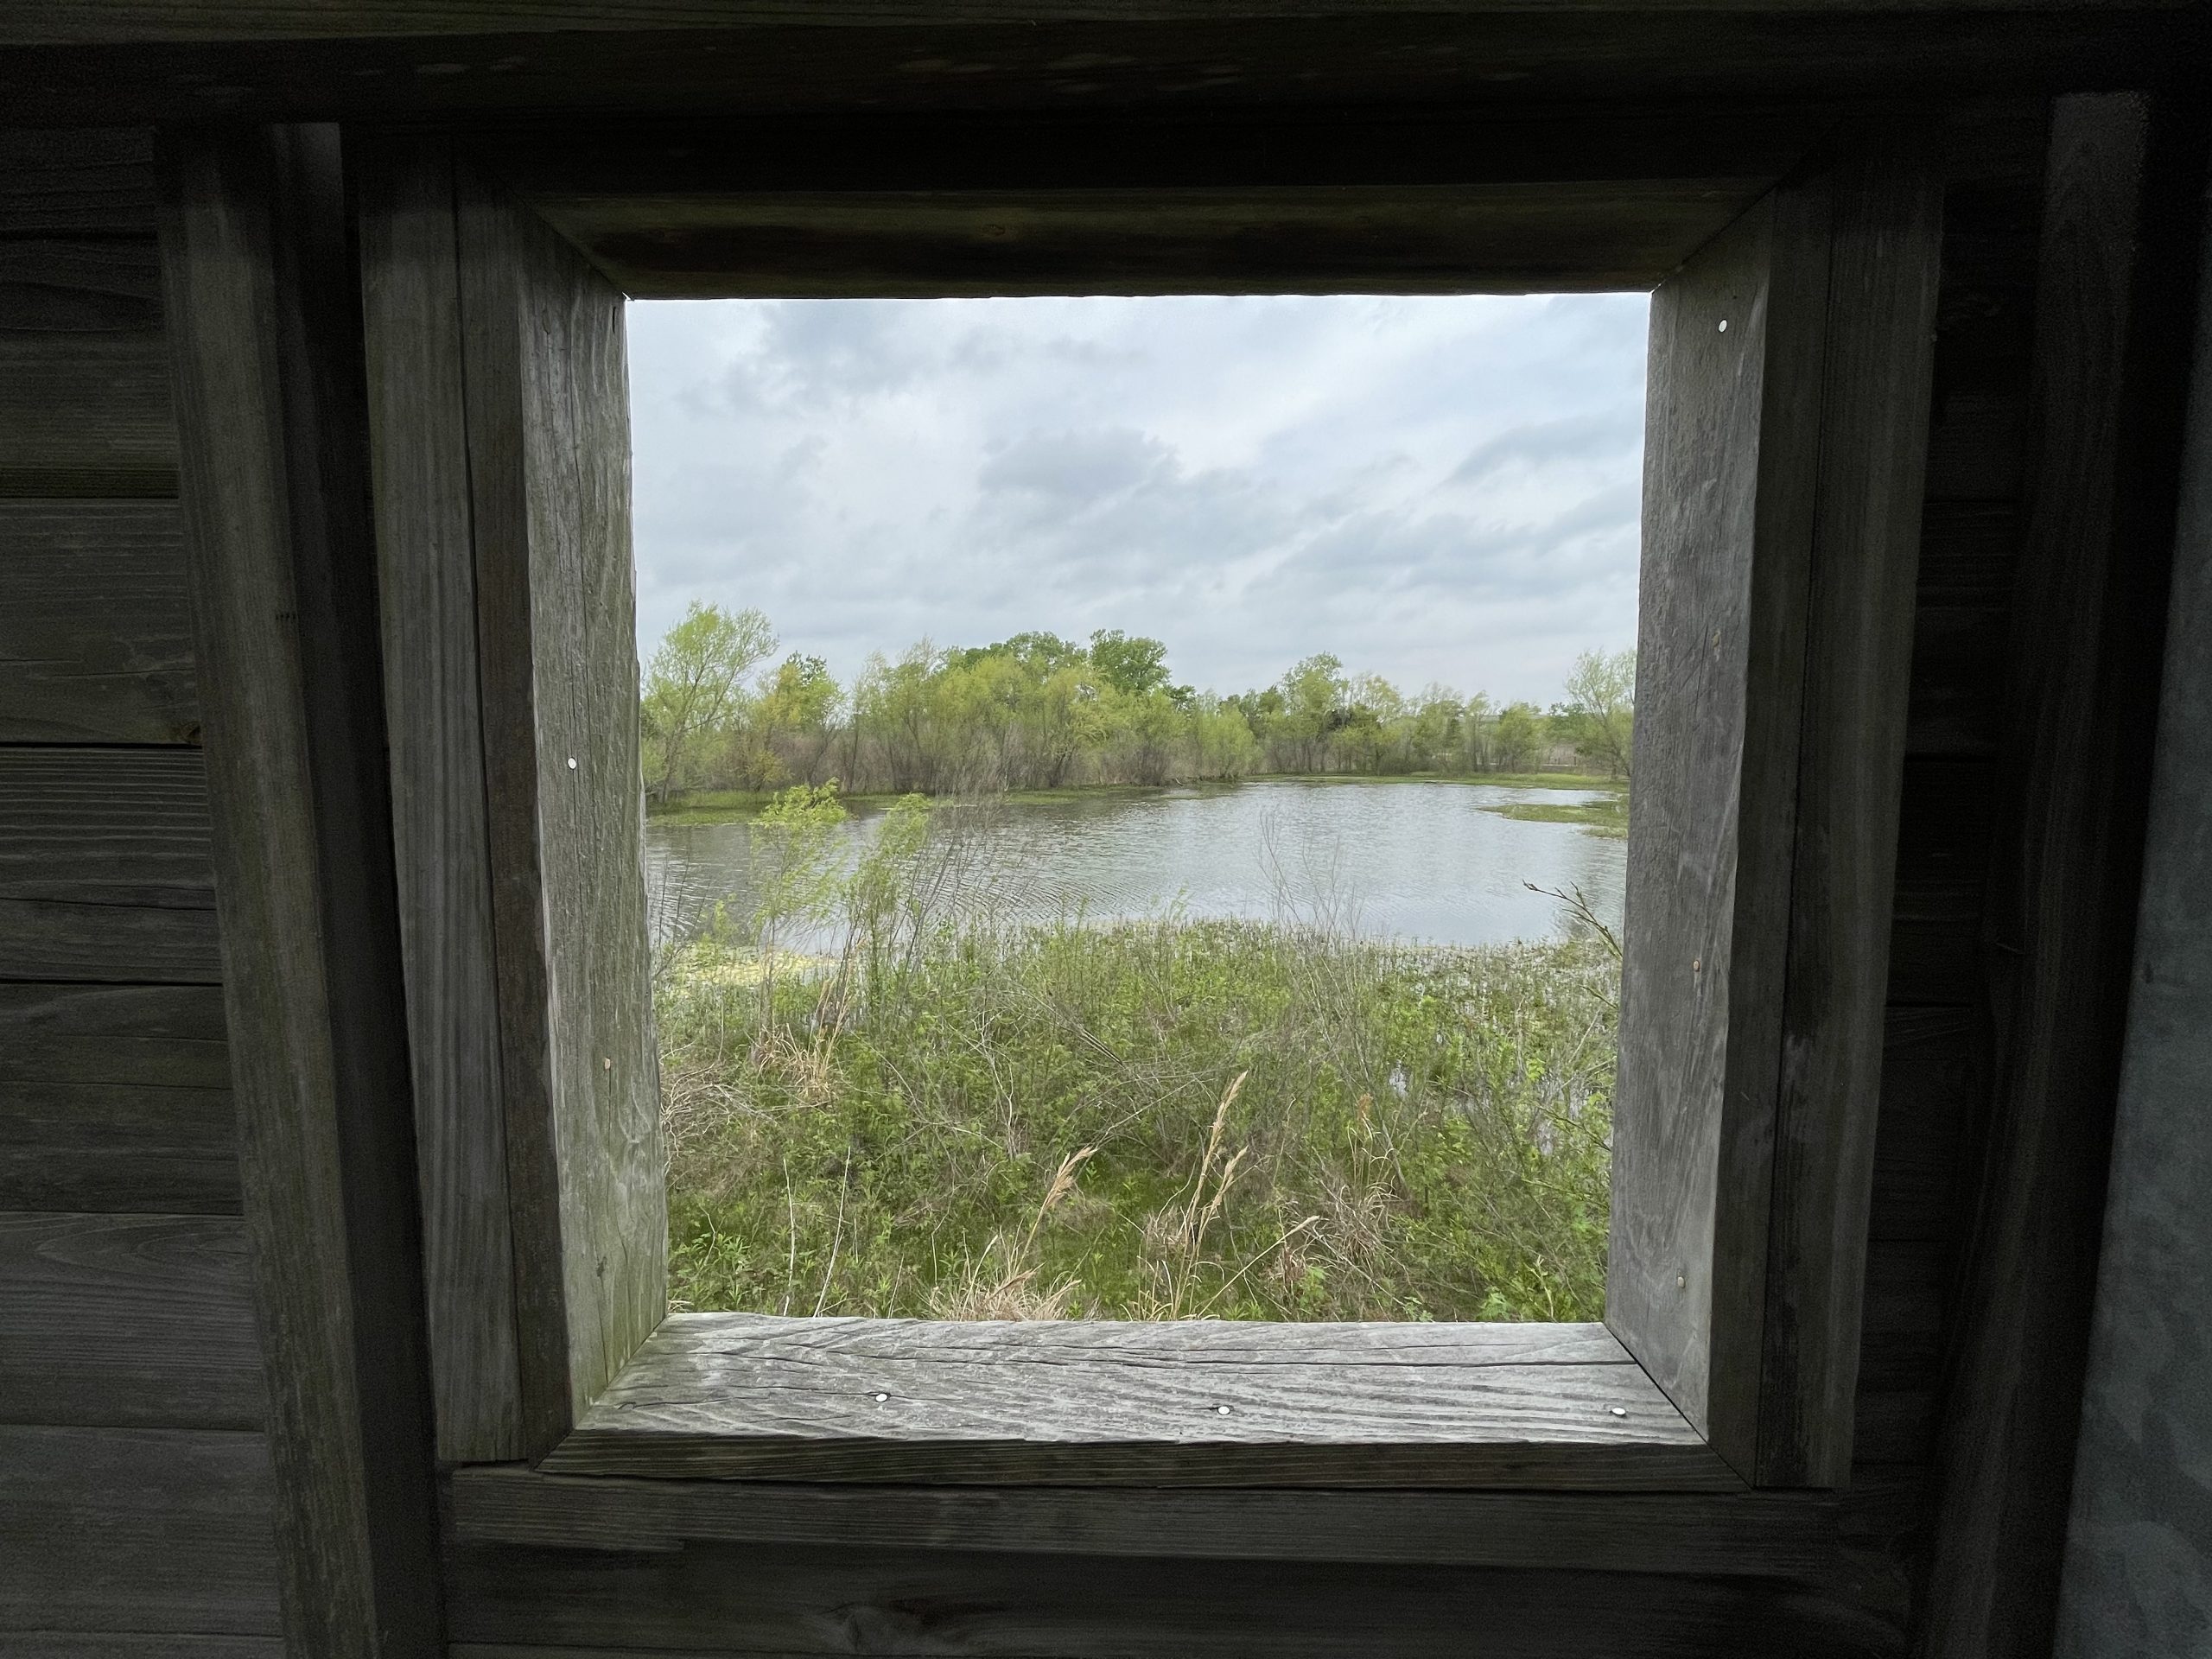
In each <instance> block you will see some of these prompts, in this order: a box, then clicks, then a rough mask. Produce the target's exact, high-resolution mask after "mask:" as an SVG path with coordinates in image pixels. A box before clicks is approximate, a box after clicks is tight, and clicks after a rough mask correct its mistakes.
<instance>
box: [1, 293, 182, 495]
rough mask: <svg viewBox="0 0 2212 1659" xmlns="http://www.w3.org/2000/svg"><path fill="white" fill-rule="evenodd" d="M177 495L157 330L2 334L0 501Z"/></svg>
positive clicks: (173, 433) (165, 378)
mask: <svg viewBox="0 0 2212 1659" xmlns="http://www.w3.org/2000/svg"><path fill="white" fill-rule="evenodd" d="M175 493H176V425H175V421H174V420H173V419H172V418H171V416H170V413H169V387H168V356H167V354H166V353H165V352H164V351H163V349H162V336H161V334H159V332H157V331H156V330H152V329H149V330H146V331H144V332H143V333H137V334H105V333H102V334H93V333H85V332H79V331H70V330H56V331H54V332H49V333H41V334H7V333H0V497H8V496H83V495H92V496H115V495H139V496H170V495H175Z"/></svg>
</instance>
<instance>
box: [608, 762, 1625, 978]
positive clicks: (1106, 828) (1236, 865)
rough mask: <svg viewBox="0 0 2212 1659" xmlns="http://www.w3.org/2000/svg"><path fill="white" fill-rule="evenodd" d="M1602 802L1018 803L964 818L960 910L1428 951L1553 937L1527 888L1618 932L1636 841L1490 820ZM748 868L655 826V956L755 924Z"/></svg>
mask: <svg viewBox="0 0 2212 1659" xmlns="http://www.w3.org/2000/svg"><path fill="white" fill-rule="evenodd" d="M1601 798H1603V795H1602V792H1601V791H1590V790H1554V789H1544V790H1536V789H1516V788H1504V787H1499V786H1497V785H1481V784H1456V783H1361V782H1327V783H1310V782H1290V781H1262V782H1255V783H1247V784H1232V785H1211V786H1205V787H1198V788H1188V789H1160V790H1147V791H1118V790H1117V791H1082V792H1077V793H1073V794H1071V795H1069V796H1066V797H1061V798H1050V799H1042V800H1035V801H1020V800H1016V801H1012V802H1008V803H1006V804H1002V805H995V806H990V807H985V808H980V809H969V810H968V811H969V813H970V814H971V815H972V816H970V817H969V820H968V822H967V823H966V824H965V827H964V829H963V830H962V831H961V832H960V833H961V835H962V836H963V842H964V844H963V851H962V853H961V855H960V858H959V861H958V863H959V867H960V871H961V879H960V887H961V889H962V891H963V893H964V894H965V898H964V900H963V902H966V903H968V904H970V905H977V906H981V905H988V906H991V907H993V908H995V910H997V911H998V912H1001V913H1010V914H1012V915H1014V916H1015V917H1018V918H1026V919H1037V920H1047V919H1051V918H1054V917H1055V916H1058V915H1069V914H1077V913H1080V914H1081V915H1083V916H1084V917H1087V918H1091V919H1095V920H1121V919H1126V918H1139V917H1149V916H1157V915H1160V914H1162V913H1164V912H1168V911H1169V910H1171V909H1179V910H1180V911H1181V912H1182V913H1184V914H1186V915H1190V916H1194V917H1214V916H1239V917H1251V918H1262V919H1267V918H1274V919H1294V920H1304V921H1312V920H1316V919H1327V920H1330V921H1332V922H1334V923H1335V924H1337V925H1340V926H1344V927H1346V928H1348V929H1350V930H1351V931H1356V932H1357V933H1359V934H1361V935H1363V936H1366V937H1369V938H1399V939H1407V940H1415V941H1420V942H1422V943H1426V944H1502V943H1504V942H1505V941H1507V940H1511V939H1529V938H1552V937H1555V936H1556V935H1558V934H1559V933H1560V931H1561V928H1562V924H1563V921H1564V912H1563V907H1562V906H1561V905H1560V902H1559V901H1558V900H1557V899H1553V898H1550V897H1548V896H1546V895H1544V894H1541V893H1532V892H1530V891H1529V887H1528V885H1526V884H1529V883H1533V884H1535V886H1537V887H1548V888H1552V889H1554V890H1557V891H1560V892H1572V891H1573V890H1574V889H1575V888H1577V887H1580V889H1581V890H1582V892H1583V893H1584V894H1585V895H1586V897H1587V898H1588V899H1589V902H1590V904H1591V906H1592V909H1593V910H1594V911H1595V912H1597V914H1598V915H1599V917H1600V918H1603V919H1604V920H1605V923H1606V924H1607V925H1609V926H1612V927H1615V928H1618V925H1619V921H1620V913H1621V896H1622V890H1623V886H1624V880H1625V872H1626V868H1627V849H1628V843H1627V842H1625V841H1624V840H1621V839H1619V838H1618V836H1603V835H1599V834H1598V833H1596V832H1595V831H1593V830H1592V829H1587V828H1586V827H1584V826H1583V825H1580V824H1577V823H1544V822H1541V821H1532V820H1525V819H1518V818H1510V817H1504V816H1503V815H1502V814H1500V813H1497V812H1493V811H1486V810H1484V808H1486V807H1492V806H1499V805H1504V804H1514V803H1546V804H1569V803H1577V802H1583V801H1592V800H1598V799H1601ZM958 816H959V815H956V818H957V817H958ZM881 823H882V814H881V812H880V810H871V809H869V808H868V807H867V806H865V805H862V806H860V807H858V808H856V809H855V812H854V815H853V817H852V819H851V820H850V821H849V823H847V824H846V825H844V826H843V828H842V830H841V832H840V833H841V834H842V835H843V836H847V837H849V843H850V845H851V846H852V848H853V849H855V851H857V850H858V849H859V848H860V847H861V846H863V845H865V844H866V843H867V842H868V841H869V840H871V839H873V837H874V835H875V834H876V832H877V830H878V829H879V828H880V825H881ZM752 864H753V831H752V829H751V826H750V825H748V824H746V823H712V824H686V823H658V822H655V821H652V820H648V821H647V823H646V825H645V878H646V890H647V893H649V895H650V896H651V899H652V919H653V933H654V938H655V940H656V942H657V943H658V941H660V940H663V939H665V938H671V937H675V936H678V935H681V934H683V933H684V932H686V931H690V928H692V927H694V926H696V925H697V922H698V919H699V918H701V917H702V916H704V915H705V914H707V913H708V912H710V911H711V909H712V907H713V906H714V905H715V902H716V901H717V900H721V899H727V900H728V913H729V915H730V916H731V917H732V918H742V917H746V916H748V915H749V914H750V913H751V911H752V906H753V897H752V893H753V870H752ZM811 943H816V942H811V941H807V940H804V939H801V938H792V939H791V940H790V944H791V945H793V946H796V947H797V948H799V949H802V950H803V949H806V948H809V945H810V944H811Z"/></svg>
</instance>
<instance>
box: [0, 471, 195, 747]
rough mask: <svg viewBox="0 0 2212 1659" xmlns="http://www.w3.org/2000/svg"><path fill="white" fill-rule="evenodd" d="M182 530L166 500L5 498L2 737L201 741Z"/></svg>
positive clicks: (1, 508)
mask: <svg viewBox="0 0 2212 1659" xmlns="http://www.w3.org/2000/svg"><path fill="white" fill-rule="evenodd" d="M182 537H183V531H182V528H181V525H180V524H179V522H178V519H177V510H176V507H175V504H174V503H171V502H166V501H158V502H157V501H70V502H60V501H0V742H7V743H191V742H195V741H198V739H199V735H200V699H199V691H198V689H197V687H196V685H195V683H194V678H193V666H192V627H191V618H190V616H189V614H188V612H187V609H186V604H185V594H184V544H183V540H182Z"/></svg>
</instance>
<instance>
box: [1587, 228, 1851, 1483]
mask: <svg viewBox="0 0 2212 1659" xmlns="http://www.w3.org/2000/svg"><path fill="white" fill-rule="evenodd" d="M1827 217H1828V201H1827V190H1826V189H1825V188H1824V187H1818V186H1816V187H1814V188H1792V189H1789V190H1785V191H1781V192H1777V194H1776V196H1775V197H1774V198H1773V199H1772V200H1770V201H1768V202H1766V203H1764V204H1762V205H1761V207H1759V208H1758V209H1757V210H1755V212H1754V213H1751V214H1749V215H1746V216H1745V219H1743V220H1742V221H1741V222H1739V223H1738V226H1736V227H1734V228H1733V229H1732V231H1731V232H1729V234H1728V235H1727V236H1726V237H1725V238H1721V239H1719V240H1718V241H1716V242H1715V243H1713V245H1711V246H1709V247H1708V248H1707V249H1706V250H1705V251H1703V252H1702V253H1701V254H1700V256H1699V257H1698V259H1697V260H1696V261H1694V262H1693V264H1691V265H1690V266H1689V267H1688V268H1687V269H1686V270H1684V271H1683V272H1682V273H1681V275H1679V276H1678V277H1675V278H1674V279H1673V280H1672V281H1670V282H1669V283H1667V284H1665V285H1664V286H1663V287H1662V288H1661V289H1660V290H1659V292H1658V293H1657V294H1656V296H1654V298H1653V302H1652V318H1651V342H1652V344H1651V363H1650V369H1649V388H1650V390H1649V395H1648V413H1647V430H1646V438H1645V446H1644V493H1643V499H1644V504H1645V524H1644V546H1645V556H1644V569H1645V571H1646V573H1647V575H1646V579H1645V581H1644V582H1643V593H1642V599H1641V601H1640V603H1641V610H1642V615H1641V618H1640V620H1639V623H1638V629H1637V634H1638V639H1637V646H1638V651H1637V658H1638V694H1639V702H1640V705H1641V714H1640V716H1639V718H1638V720H1637V734H1636V753H1635V757H1634V764H1635V770H1636V773H1637V779H1638V783H1637V816H1636V817H1635V819H1634V820H1633V822H1632V823H1631V826H1630V842H1629V876H1628V891H1627V900H1626V918H1625V921H1624V938H1625V939H1626V941H1627V957H1626V960H1625V962H1624V970H1623V975H1622V989H1621V1067H1620V1084H1619V1091H1618V1096H1617V1098H1616V1103H1615V1129H1614V1140H1613V1147H1614V1150H1613V1159H1614V1174H1613V1244H1612V1252H1611V1270H1610V1274H1609V1279H1608V1283H1607V1286H1606V1322H1607V1324H1608V1325H1610V1326H1611V1329H1612V1330H1613V1331H1614V1332H1616V1333H1617V1334H1618V1335H1619V1336H1620V1338H1621V1339H1622V1341H1623V1342H1624V1344H1626V1345H1627V1346H1628V1348H1629V1349H1630V1351H1631V1352H1633V1353H1634V1354H1635V1355H1636V1356H1637V1358H1638V1360H1639V1361H1640V1362H1641V1363H1642V1364H1643V1367H1644V1369H1645V1370H1648V1371H1649V1372H1650V1373H1651V1375H1652V1376H1653V1378H1654V1380H1655V1381H1656V1382H1657V1383H1658V1384H1659V1385H1660V1387H1661V1388H1662V1389H1665V1390H1666V1392H1667V1395H1668V1396H1669V1398H1670V1399H1671V1400H1673V1401H1674V1402H1675V1404H1676V1405H1677V1406H1678V1407H1680V1408H1681V1410H1682V1412H1683V1414H1684V1415H1685V1416H1686V1417H1687V1418H1688V1420H1689V1421H1690V1422H1691V1423H1692V1424H1693V1425H1694V1426H1695V1427H1697V1428H1698V1429H1699V1430H1700V1433H1707V1434H1708V1435H1710V1436H1712V1437H1713V1440H1714V1443H1715V1445H1716V1446H1718V1447H1719V1449H1720V1451H1721V1452H1722V1455H1723V1456H1725V1457H1726V1458H1728V1459H1730V1460H1731V1462H1732V1464H1733V1465H1734V1466H1736V1467H1737V1468H1738V1469H1739V1470H1741V1471H1750V1470H1751V1469H1752V1468H1753V1467H1754V1466H1755V1462H1756V1446H1755V1444H1754V1438H1755V1434H1756V1428H1755V1420H1756V1413H1757V1410H1758V1406H1757V1395H1758V1362H1757V1358H1756V1356H1757V1355H1758V1350H1759V1319H1760V1312H1761V1304H1762V1300H1763V1298H1764V1294H1765V1283H1764V1257H1763V1250H1764V1242H1765V1235H1766V1229H1767V1215H1766V1205H1767V1201H1768V1196H1769V1193H1768V1181H1769V1169H1770V1158H1771V1156H1772V1147H1773V1141H1772V1116H1773V1110H1774V1080H1775V1076H1776V1068H1777V1053H1776V1051H1777V1046H1778V1044H1779V1041H1780V1033H1781V1016H1782V999H1781V995H1780V988H1781V987H1780V982H1781V971H1782V961H1783V950H1784V948H1785V946H1786V941H1787V933H1786V928H1785V926H1784V925H1783V918H1786V916H1787V913H1788V905H1789V852H1790V825H1791V815H1792V812H1793V810H1794V803H1795V798H1796V789H1795V781H1794V780H1795V774H1796V766H1797V750H1796V745H1797V737H1798V726H1799V722H1798V717H1797V709H1798V702H1799V696H1800V687H1801V684H1802V658H1803V652H1804V629H1805V593H1806V585H1807V582H1808V549H1809V543H1810V539H1811V533H1812V532H1811V520H1812V515H1813V510H1814V505H1815V470H1814V463H1815V456H1816V454H1817V448H1816V445H1817V423H1818V418H1819V409H1820V398H1821V377H1820V375H1819V374H1818V372H1815V370H1814V368H1813V367H1812V366H1811V365H1815V364H1817V363H1819V362H1820V360H1821V331H1822V327H1823V325H1824V318H1823V316H1822V315H1821V311H1822V300H1823V297H1824V296H1825V293H1826V289H1827V239H1828V232H1827ZM1724 1160H1725V1162H1724Z"/></svg>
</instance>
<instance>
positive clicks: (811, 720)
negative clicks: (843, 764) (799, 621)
mask: <svg viewBox="0 0 2212 1659" xmlns="http://www.w3.org/2000/svg"><path fill="white" fill-rule="evenodd" d="M844 703H845V694H844V692H843V690H842V689H841V688H840V687H839V686H838V684H837V682H836V678H835V677H832V675H831V674H830V672H829V664H827V663H825V662H824V661H823V659H822V658H819V657H803V656H801V655H800V654H799V653H798V652H792V653H791V655H790V656H788V657H786V658H784V660H783V661H782V662H780V663H779V664H777V665H776V667H775V670H774V671H773V672H772V673H771V674H770V675H769V676H768V678H767V683H766V685H764V686H763V687H762V689H761V693H760V724H761V727H762V728H763V730H764V732H765V734H766V738H767V741H769V742H771V743H779V742H780V743H781V744H782V745H783V746H784V747H786V748H787V749H789V751H790V752H791V758H792V759H793V760H796V761H797V762H798V764H797V765H796V766H794V767H793V768H792V770H793V771H795V772H797V773H798V775H799V776H800V777H801V778H803V779H804V780H805V781H806V782H808V783H809V784H819V783H820V782H822V775H821V774H822V771H823V766H824V764H825V762H826V760H827V759H828V756H829V746H830V744H831V743H832V742H834V741H836V735H837V717H838V715H840V714H841V713H842V711H843V709H844Z"/></svg>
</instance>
